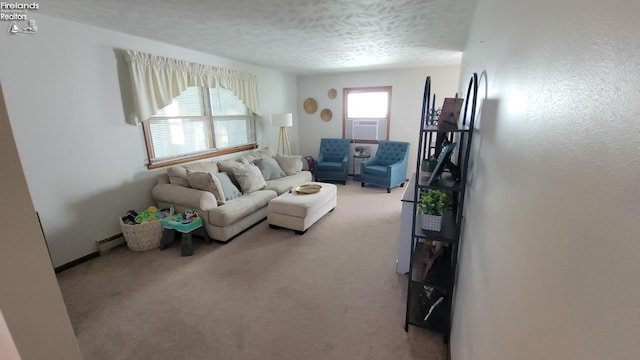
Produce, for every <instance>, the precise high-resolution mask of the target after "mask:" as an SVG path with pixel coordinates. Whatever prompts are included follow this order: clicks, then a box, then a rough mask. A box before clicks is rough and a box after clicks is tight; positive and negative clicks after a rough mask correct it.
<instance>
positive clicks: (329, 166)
mask: <svg viewBox="0 0 640 360" xmlns="http://www.w3.org/2000/svg"><path fill="white" fill-rule="evenodd" d="M343 166H344V164H343V163H342V162H335V161H323V162H321V163H318V164H316V167H317V168H318V169H320V170H338V171H339V170H342V167H343Z"/></svg>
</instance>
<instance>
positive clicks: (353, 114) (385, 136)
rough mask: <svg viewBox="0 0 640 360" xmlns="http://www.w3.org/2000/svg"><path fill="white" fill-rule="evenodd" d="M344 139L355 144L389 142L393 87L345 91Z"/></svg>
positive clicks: (348, 89)
mask: <svg viewBox="0 0 640 360" xmlns="http://www.w3.org/2000/svg"><path fill="white" fill-rule="evenodd" d="M343 99H344V115H343V119H344V121H343V132H342V133H343V137H344V138H348V139H352V140H354V141H355V142H363V143H377V142H378V140H389V123H390V120H391V119H390V117H389V114H390V113H391V109H390V107H391V86H383V87H367V88H345V89H344V97H343Z"/></svg>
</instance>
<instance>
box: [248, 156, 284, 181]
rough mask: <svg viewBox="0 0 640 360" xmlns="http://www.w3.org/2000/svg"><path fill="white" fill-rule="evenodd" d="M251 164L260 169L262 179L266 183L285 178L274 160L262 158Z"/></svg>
mask: <svg viewBox="0 0 640 360" xmlns="http://www.w3.org/2000/svg"><path fill="white" fill-rule="evenodd" d="M253 163H254V164H256V166H257V167H258V169H260V172H261V173H262V177H263V178H264V179H265V180H266V181H268V180H274V179H280V178H281V177H284V176H287V174H285V173H284V171H282V168H280V165H278V162H277V161H276V159H274V158H270V157H264V158H260V159H256V160H255V161H254V162H253Z"/></svg>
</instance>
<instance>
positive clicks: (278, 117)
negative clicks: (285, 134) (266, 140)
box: [271, 113, 293, 127]
mask: <svg viewBox="0 0 640 360" xmlns="http://www.w3.org/2000/svg"><path fill="white" fill-rule="evenodd" d="M271 125H273V126H275V127H292V126H293V114H291V113H286V114H273V115H271Z"/></svg>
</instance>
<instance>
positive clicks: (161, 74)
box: [124, 50, 260, 125]
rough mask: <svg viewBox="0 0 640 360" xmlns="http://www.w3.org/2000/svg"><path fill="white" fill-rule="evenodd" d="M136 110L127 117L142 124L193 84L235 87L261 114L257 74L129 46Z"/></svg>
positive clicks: (127, 56)
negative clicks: (140, 50)
mask: <svg viewBox="0 0 640 360" xmlns="http://www.w3.org/2000/svg"><path fill="white" fill-rule="evenodd" d="M124 57H125V61H126V63H127V67H128V68H129V74H130V75H131V83H132V85H133V96H134V98H135V103H136V112H135V113H134V114H132V115H131V116H130V118H129V119H127V121H128V122H129V123H131V124H135V125H137V124H140V123H141V122H142V121H144V120H146V119H148V118H149V117H150V116H151V115H153V114H155V113H156V112H157V111H158V110H160V109H162V108H163V107H165V106H166V105H169V104H170V103H171V101H172V99H173V98H175V97H177V96H178V95H180V93H181V92H182V91H184V90H186V89H187V88H188V87H190V86H202V87H210V88H215V87H222V88H224V89H227V90H230V91H232V92H233V93H234V94H235V95H236V96H237V97H238V98H239V99H240V100H241V101H242V102H243V103H244V104H245V105H246V106H247V107H248V108H249V110H251V112H253V113H254V114H258V115H260V103H259V101H258V81H257V79H256V76H255V75H253V74H249V73H243V72H239V71H234V70H228V69H222V68H217V67H213V66H209V65H202V64H194V63H190V62H188V61H184V60H176V59H171V58H167V57H162V56H156V55H151V54H146V53H142V52H138V51H131V50H125V51H124Z"/></svg>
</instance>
